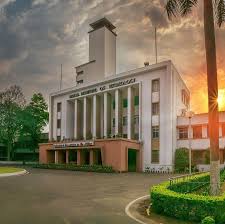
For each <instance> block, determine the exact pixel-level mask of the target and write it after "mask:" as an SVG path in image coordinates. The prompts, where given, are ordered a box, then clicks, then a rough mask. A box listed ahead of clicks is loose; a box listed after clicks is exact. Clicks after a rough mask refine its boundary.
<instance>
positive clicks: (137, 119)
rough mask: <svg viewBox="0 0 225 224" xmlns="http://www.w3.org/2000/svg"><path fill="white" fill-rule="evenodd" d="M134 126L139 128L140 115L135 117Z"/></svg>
mask: <svg viewBox="0 0 225 224" xmlns="http://www.w3.org/2000/svg"><path fill="white" fill-rule="evenodd" d="M134 124H135V125H137V126H138V125H139V115H135V117H134Z"/></svg>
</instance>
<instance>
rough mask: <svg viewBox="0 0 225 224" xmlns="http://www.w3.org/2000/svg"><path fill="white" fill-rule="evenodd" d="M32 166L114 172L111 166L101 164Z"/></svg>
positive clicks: (37, 166)
mask: <svg viewBox="0 0 225 224" xmlns="http://www.w3.org/2000/svg"><path fill="white" fill-rule="evenodd" d="M33 168H41V169H56V170H72V171H86V172H98V173H113V172H115V171H114V170H113V168H112V167H111V166H101V165H79V166H78V165H75V164H55V163H49V164H35V165H34V166H33Z"/></svg>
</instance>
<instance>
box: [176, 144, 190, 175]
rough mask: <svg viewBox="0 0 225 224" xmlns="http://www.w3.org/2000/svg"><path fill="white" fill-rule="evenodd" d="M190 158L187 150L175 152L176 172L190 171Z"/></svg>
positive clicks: (180, 149) (181, 149)
mask: <svg viewBox="0 0 225 224" xmlns="http://www.w3.org/2000/svg"><path fill="white" fill-rule="evenodd" d="M188 166H189V157H188V149H187V148H179V149H177V150H176V152H175V170H176V171H177V172H184V171H186V170H187V169H188Z"/></svg>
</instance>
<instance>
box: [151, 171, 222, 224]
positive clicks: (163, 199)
mask: <svg viewBox="0 0 225 224" xmlns="http://www.w3.org/2000/svg"><path fill="white" fill-rule="evenodd" d="M223 175H224V174H222V175H221V176H223ZM207 176H209V174H200V175H198V176H197V177H196V176H194V177H193V179H191V180H190V181H193V180H196V181H197V179H200V180H201V179H202V178H203V179H204V178H206V177H207ZM181 182H182V181H181ZM179 184H180V183H178V185H179ZM170 188H171V186H170V182H169V181H167V182H164V183H162V184H159V185H156V186H154V187H153V188H152V189H151V192H150V194H151V203H152V206H151V208H152V210H153V211H154V212H156V213H159V214H164V215H167V216H171V217H175V218H178V219H183V220H190V221H198V222H200V221H201V220H203V219H204V218H205V217H206V216H212V217H214V218H215V221H216V223H218V224H224V223H225V193H224V194H223V195H221V196H214V197H212V196H203V195H197V194H191V193H187V194H184V193H180V192H175V191H174V190H177V189H178V188H179V187H177V188H176V189H173V190H171V189H170ZM177 191H180V190H177ZM181 192H182V191H181Z"/></svg>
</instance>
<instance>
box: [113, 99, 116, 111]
mask: <svg viewBox="0 0 225 224" xmlns="http://www.w3.org/2000/svg"><path fill="white" fill-rule="evenodd" d="M112 106H113V110H115V108H116V102H115V100H113V102H112Z"/></svg>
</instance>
